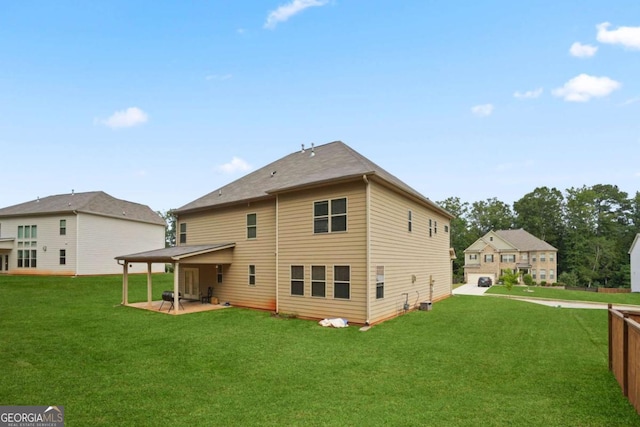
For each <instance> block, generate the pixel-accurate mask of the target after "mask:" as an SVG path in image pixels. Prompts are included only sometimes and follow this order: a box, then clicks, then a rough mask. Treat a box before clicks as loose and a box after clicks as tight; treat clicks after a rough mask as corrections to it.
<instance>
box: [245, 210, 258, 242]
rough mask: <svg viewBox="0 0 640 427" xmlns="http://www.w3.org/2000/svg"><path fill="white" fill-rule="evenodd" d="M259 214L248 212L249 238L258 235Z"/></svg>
mask: <svg viewBox="0 0 640 427" xmlns="http://www.w3.org/2000/svg"><path fill="white" fill-rule="evenodd" d="M257 221H258V214H254V213H251V214H247V239H255V238H256V237H257V235H258V222H257Z"/></svg>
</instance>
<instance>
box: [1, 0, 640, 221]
mask: <svg viewBox="0 0 640 427" xmlns="http://www.w3.org/2000/svg"><path fill="white" fill-rule="evenodd" d="M638 76H640V2H638V1H637V0H635V1H617V0H612V1H608V2H603V1H581V2H558V1H557V0H556V1H544V0H540V1H528V2H515V1H497V0H494V1H482V0H481V1H477V2H466V1H465V2H463V1H451V2H435V1H428V0H423V1H403V2H398V1H390V0H389V1H387V0H274V1H271V0H263V1H231V0H226V1H193V2H175V1H161V0H154V1H133V2H132V1H116V0H110V1H91V2H88V1H87V2H85V1H65V0H59V1H56V2H45V1H30V0H21V1H10V0H7V1H5V2H3V7H2V11H1V12H0V165H1V166H0V186H1V188H2V189H1V190H0V206H2V207H4V206H10V205H13V204H17V203H22V202H25V201H28V200H33V199H35V198H36V197H38V196H39V197H45V196H48V195H53V194H62V193H68V192H70V191H71V189H74V190H75V191H76V192H83V191H94V190H102V191H105V192H107V193H109V194H111V195H112V196H114V197H118V198H122V199H126V200H131V201H136V202H140V203H144V204H148V205H149V206H151V207H152V208H153V209H155V210H166V209H170V208H177V207H180V206H182V205H184V204H186V203H188V202H190V201H192V200H194V199H196V198H198V197H200V196H202V195H204V194H206V193H208V192H210V191H213V190H214V189H216V188H218V187H220V186H222V185H224V184H226V183H228V182H230V181H232V180H234V179H237V178H239V177H240V176H242V175H244V174H246V173H248V172H249V171H250V170H253V169H256V168H259V167H262V166H264V165H266V164H267V163H270V162H271V161H273V160H276V159H278V158H280V157H282V156H285V155H287V154H289V153H291V152H294V151H296V150H299V149H300V145H301V144H305V145H306V146H307V147H308V146H309V145H310V144H311V143H312V142H313V143H315V144H316V145H320V144H323V143H326V142H330V141H334V140H341V141H344V142H345V143H347V144H348V145H350V146H351V147H352V148H354V149H355V150H357V151H359V152H360V153H361V154H363V155H365V156H366V157H368V158H369V159H371V160H372V161H374V162H376V163H378V164H379V165H380V166H382V167H383V168H385V169H387V170H388V171H389V172H391V173H393V174H395V175H396V176H398V177H399V178H401V179H403V180H404V181H405V182H406V183H407V184H409V185H411V186H412V187H414V188H416V189H417V190H418V191H420V192H422V193H423V194H424V195H425V196H427V197H429V198H431V199H432V200H435V201H438V200H443V199H445V198H447V197H450V196H457V197H460V198H461V199H462V200H463V201H468V202H473V201H477V200H485V199H487V198H490V197H497V198H498V199H500V200H502V201H504V202H507V203H512V202H513V201H515V200H517V199H519V198H520V197H522V196H524V195H525V194H526V193H528V192H530V191H532V190H533V189H534V188H536V187H539V186H549V187H556V188H558V189H560V190H563V191H564V190H565V189H567V188H570V187H580V186H582V185H587V186H589V185H594V184H613V185H618V186H619V187H620V188H621V189H622V190H623V191H626V192H628V193H629V194H630V195H635V193H636V191H638V187H639V185H640V161H639V160H640V79H639V78H638Z"/></svg>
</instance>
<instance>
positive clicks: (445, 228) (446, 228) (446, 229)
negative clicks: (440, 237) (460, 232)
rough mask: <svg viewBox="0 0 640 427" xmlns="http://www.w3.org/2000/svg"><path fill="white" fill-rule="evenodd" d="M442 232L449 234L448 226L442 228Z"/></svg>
mask: <svg viewBox="0 0 640 427" xmlns="http://www.w3.org/2000/svg"><path fill="white" fill-rule="evenodd" d="M444 232H445V233H448V232H449V226H448V225H445V226H444Z"/></svg>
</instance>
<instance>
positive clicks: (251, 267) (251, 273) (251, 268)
mask: <svg viewBox="0 0 640 427" xmlns="http://www.w3.org/2000/svg"><path fill="white" fill-rule="evenodd" d="M255 285H256V266H255V265H253V264H251V265H249V286H255Z"/></svg>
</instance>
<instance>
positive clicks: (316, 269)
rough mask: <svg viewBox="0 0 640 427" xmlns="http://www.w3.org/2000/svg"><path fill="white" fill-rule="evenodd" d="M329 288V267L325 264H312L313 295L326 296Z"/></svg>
mask: <svg viewBox="0 0 640 427" xmlns="http://www.w3.org/2000/svg"><path fill="white" fill-rule="evenodd" d="M326 290H327V268H326V267H325V266H324V265H312V266H311V296H312V297H322V298H324V297H325V296H326Z"/></svg>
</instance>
